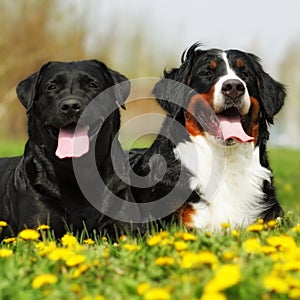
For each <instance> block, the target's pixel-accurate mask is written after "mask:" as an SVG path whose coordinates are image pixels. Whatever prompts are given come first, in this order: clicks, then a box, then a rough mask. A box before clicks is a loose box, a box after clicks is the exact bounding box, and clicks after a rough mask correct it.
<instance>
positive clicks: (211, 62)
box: [209, 59, 217, 69]
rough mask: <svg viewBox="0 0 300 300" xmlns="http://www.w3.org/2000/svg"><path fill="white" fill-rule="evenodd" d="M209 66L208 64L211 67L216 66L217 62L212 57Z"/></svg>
mask: <svg viewBox="0 0 300 300" xmlns="http://www.w3.org/2000/svg"><path fill="white" fill-rule="evenodd" d="M209 66H210V67H211V68H212V69H215V68H216V67H217V62H216V61H215V60H214V59H212V60H211V61H210V64H209Z"/></svg>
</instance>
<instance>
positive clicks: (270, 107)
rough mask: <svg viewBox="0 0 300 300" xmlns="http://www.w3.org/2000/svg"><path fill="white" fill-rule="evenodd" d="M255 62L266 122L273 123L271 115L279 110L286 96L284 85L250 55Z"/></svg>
mask: <svg viewBox="0 0 300 300" xmlns="http://www.w3.org/2000/svg"><path fill="white" fill-rule="evenodd" d="M252 56H253V57H254V60H255V64H256V71H257V72H256V76H257V85H258V92H259V96H260V100H261V105H262V106H263V108H264V110H265V113H266V118H267V121H268V123H270V124H273V117H274V116H275V115H276V114H277V113H278V112H279V110H280V109H281V107H282V106H283V104H284V100H285V97H286V89H285V86H284V85H283V84H282V83H280V82H278V81H276V80H274V79H273V78H272V77H271V76H270V75H269V74H268V73H266V72H265V71H264V70H263V68H262V66H261V64H260V61H259V59H258V58H257V57H256V56H254V55H252Z"/></svg>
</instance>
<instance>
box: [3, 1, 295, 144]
mask: <svg viewBox="0 0 300 300" xmlns="http://www.w3.org/2000/svg"><path fill="white" fill-rule="evenodd" d="M83 3H84V1H83ZM96 3H97V10H101V3H103V2H102V1H98V2H96ZM91 9H95V7H93V6H88V5H82V6H81V7H80V9H78V6H76V5H74V3H72V1H58V0H18V1H17V2H16V1H11V0H0V30H1V34H0V137H1V139H2V140H4V139H8V138H18V139H19V138H22V139H25V138H26V136H27V132H26V113H25V110H24V108H23V107H22V105H21V103H20V102H19V101H18V100H17V96H16V93H15V88H16V85H17V84H18V83H19V82H20V81H21V80H23V79H24V78H25V77H27V76H28V75H29V74H31V73H33V72H35V71H37V70H38V69H39V68H40V67H41V66H42V65H43V64H44V63H46V62H48V61H51V60H61V61H73V60H82V59H89V58H96V59H99V60H102V61H103V62H105V63H106V64H107V65H108V66H109V67H111V68H113V69H116V70H118V71H119V72H121V73H123V74H125V75H126V76H127V77H129V78H138V77H145V76H160V75H161V74H162V72H163V69H164V68H165V67H166V66H176V65H178V62H179V58H178V57H172V53H171V55H170V54H168V55H166V53H162V52H163V51H162V50H161V49H158V50H159V51H155V49H153V46H152V45H151V41H150V40H149V39H148V38H147V35H146V30H144V29H145V28H143V22H142V20H135V22H137V24H135V26H134V29H135V30H126V29H127V28H126V24H121V23H120V22H119V20H118V16H117V15H115V16H112V18H111V20H110V22H109V24H105V25H106V26H105V27H106V30H105V31H102V33H101V34H99V33H98V34H95V32H96V29H97V28H96V27H97V26H99V27H100V26H102V25H103V24H102V23H101V22H102V20H101V19H100V18H99V20H96V22H94V23H93V24H89V22H88V19H89V16H90V15H91V14H90V13H91ZM93 21H95V20H93ZM106 22H107V21H106ZM90 23H91V22H90ZM120 29H121V30H120ZM93 31H95V32H93ZM120 32H122V33H123V32H127V33H126V34H127V35H126V36H122V35H121V36H120ZM299 53H300V43H298V44H297V43H296V44H291V45H290V46H289V48H288V50H287V54H286V55H284V57H285V59H284V60H283V61H282V63H281V65H280V67H279V80H280V81H282V82H283V83H285V84H286V85H287V88H288V99H287V105H285V107H284V110H283V111H282V112H280V114H279V115H278V117H277V122H276V128H275V130H274V134H273V135H272V137H273V141H274V142H275V143H279V144H290V145H292V146H296V147H300V139H299V138H298V132H299V129H300V101H299V98H300V85H299V82H300V60H299V59H297V58H298V57H299V55H300V54H299ZM271 75H272V74H271ZM128 106H129V108H132V107H134V109H133V108H132V109H127V111H126V114H125V118H131V117H133V116H134V115H136V114H139V113H141V112H147V111H148V112H151V111H153V110H154V109H157V107H156V106H155V105H154V104H151V103H150V104H149V102H147V105H145V103H142V102H141V103H140V104H139V103H137V102H136V103H134V105H132V107H131V106H130V104H129V105H128ZM144 125H145V124H144ZM135 127H136V128H137V127H139V126H135Z"/></svg>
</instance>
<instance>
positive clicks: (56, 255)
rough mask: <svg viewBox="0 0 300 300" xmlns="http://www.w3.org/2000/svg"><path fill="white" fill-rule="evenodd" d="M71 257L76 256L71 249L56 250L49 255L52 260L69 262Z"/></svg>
mask: <svg viewBox="0 0 300 300" xmlns="http://www.w3.org/2000/svg"><path fill="white" fill-rule="evenodd" d="M71 255H74V252H73V251H72V250H71V249H69V248H56V249H54V250H53V251H51V252H50V253H49V255H48V258H49V259H50V260H53V261H56V260H67V259H68V258H69V257H70V256H71Z"/></svg>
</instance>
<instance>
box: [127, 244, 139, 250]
mask: <svg viewBox="0 0 300 300" xmlns="http://www.w3.org/2000/svg"><path fill="white" fill-rule="evenodd" d="M122 248H124V249H126V250H128V251H139V250H141V246H139V245H133V244H124V245H122Z"/></svg>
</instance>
